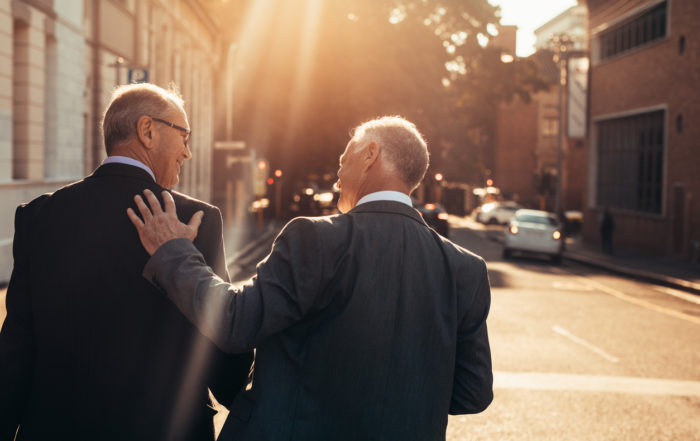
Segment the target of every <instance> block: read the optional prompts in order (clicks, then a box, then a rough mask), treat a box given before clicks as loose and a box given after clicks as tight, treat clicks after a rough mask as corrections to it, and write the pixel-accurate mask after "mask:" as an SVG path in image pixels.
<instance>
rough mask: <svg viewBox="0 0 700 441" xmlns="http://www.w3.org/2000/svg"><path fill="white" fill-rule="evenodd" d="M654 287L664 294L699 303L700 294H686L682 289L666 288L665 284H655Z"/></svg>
mask: <svg viewBox="0 0 700 441" xmlns="http://www.w3.org/2000/svg"><path fill="white" fill-rule="evenodd" d="M654 289H655V290H657V291H659V292H662V293H664V294H668V295H670V296H673V297H678V298H679V299H683V300H686V301H688V302H690V303H695V304H698V305H700V296H699V295H697V294H688V293H685V292H682V291H678V290H677V289H673V288H667V287H665V286H655V287H654Z"/></svg>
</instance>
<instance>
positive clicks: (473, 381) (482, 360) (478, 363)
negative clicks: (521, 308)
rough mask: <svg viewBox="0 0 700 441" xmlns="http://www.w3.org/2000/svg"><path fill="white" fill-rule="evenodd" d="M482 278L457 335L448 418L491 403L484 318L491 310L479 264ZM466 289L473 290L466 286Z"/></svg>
mask: <svg viewBox="0 0 700 441" xmlns="http://www.w3.org/2000/svg"><path fill="white" fill-rule="evenodd" d="M480 263H481V274H480V275H479V276H478V278H479V282H478V285H477V288H476V290H475V291H474V293H473V295H471V296H467V298H471V299H472V302H471V305H469V307H467V309H466V313H465V315H464V317H463V318H462V320H461V322H460V324H459V329H458V331H457V359H456V364H455V375H454V383H453V388H452V400H451V402H450V414H452V415H459V414H470V413H479V412H482V411H483V410H485V409H486V408H487V407H488V405H489V404H490V403H491V401H492V400H493V371H492V367H491V349H490V346H489V337H488V331H487V329H486V317H487V316H488V313H489V308H490V306H491V288H490V286H489V280H488V272H487V270H486V264H485V263H484V262H483V261H481V260H480ZM465 285H467V286H469V285H471V286H474V285H473V283H472V284H468V283H465Z"/></svg>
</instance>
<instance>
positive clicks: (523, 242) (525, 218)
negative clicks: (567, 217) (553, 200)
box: [503, 209, 564, 264]
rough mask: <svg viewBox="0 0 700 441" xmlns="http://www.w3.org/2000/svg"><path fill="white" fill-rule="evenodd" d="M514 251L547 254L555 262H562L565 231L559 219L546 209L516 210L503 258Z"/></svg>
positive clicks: (509, 228) (508, 230)
mask: <svg viewBox="0 0 700 441" xmlns="http://www.w3.org/2000/svg"><path fill="white" fill-rule="evenodd" d="M514 251H519V252H528V253H538V254H546V255H548V256H549V257H550V259H551V260H552V262H553V263H556V264H558V263H561V257H562V254H563V253H564V233H563V230H562V226H561V224H560V223H559V219H557V217H556V216H555V215H554V214H552V213H548V212H546V211H540V210H525V209H523V210H518V211H516V212H515V216H513V219H511V221H510V223H509V225H508V228H507V230H506V237H505V240H504V242H503V258H504V259H507V258H509V257H510V256H511V254H513V252H514Z"/></svg>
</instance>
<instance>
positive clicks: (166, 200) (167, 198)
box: [161, 191, 196, 216]
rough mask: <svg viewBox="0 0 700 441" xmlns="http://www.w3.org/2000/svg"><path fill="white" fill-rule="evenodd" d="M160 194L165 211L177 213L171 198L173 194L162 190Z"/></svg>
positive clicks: (173, 200)
mask: <svg viewBox="0 0 700 441" xmlns="http://www.w3.org/2000/svg"><path fill="white" fill-rule="evenodd" d="M161 194H162V195H163V205H164V206H165V212H166V213H168V214H172V215H174V216H176V215H177V213H176V210H175V199H173V195H171V194H170V192H169V191H163V193H161ZM195 214H196V213H195Z"/></svg>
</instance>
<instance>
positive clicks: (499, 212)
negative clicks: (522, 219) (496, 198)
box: [476, 202, 523, 225]
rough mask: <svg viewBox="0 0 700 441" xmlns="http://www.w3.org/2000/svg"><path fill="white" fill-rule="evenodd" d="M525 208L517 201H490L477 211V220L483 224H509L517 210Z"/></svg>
mask: <svg viewBox="0 0 700 441" xmlns="http://www.w3.org/2000/svg"><path fill="white" fill-rule="evenodd" d="M521 208H523V207H522V206H520V205H518V204H516V203H515V202H489V203H486V204H484V205H482V206H481V207H479V211H478V212H477V213H476V221H477V222H481V223H482V224H501V225H504V224H507V223H508V222H510V220H511V219H512V218H513V215H514V214H515V212H516V211H518V210H520V209H521Z"/></svg>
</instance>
